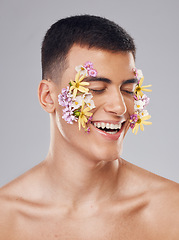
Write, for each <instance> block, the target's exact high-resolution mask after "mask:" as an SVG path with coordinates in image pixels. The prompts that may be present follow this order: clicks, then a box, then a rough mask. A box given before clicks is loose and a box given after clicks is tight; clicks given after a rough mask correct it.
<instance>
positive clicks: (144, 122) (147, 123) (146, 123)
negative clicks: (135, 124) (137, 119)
mask: <svg viewBox="0 0 179 240" xmlns="http://www.w3.org/2000/svg"><path fill="white" fill-rule="evenodd" d="M142 124H144V125H152V122H146V121H142Z"/></svg>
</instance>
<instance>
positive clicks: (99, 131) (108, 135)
mask: <svg viewBox="0 0 179 240" xmlns="http://www.w3.org/2000/svg"><path fill="white" fill-rule="evenodd" d="M93 122H106V123H112V124H117V123H119V121H92V123H91V125H92V126H93V127H94V128H95V130H96V131H97V132H98V133H99V134H100V135H102V136H103V137H105V138H106V139H108V140H113V141H117V140H118V138H119V137H120V136H121V133H122V131H123V128H124V122H123V123H122V127H121V129H120V130H119V132H117V133H115V134H110V133H107V132H104V131H102V130H100V129H98V128H96V127H95V126H94V125H93Z"/></svg>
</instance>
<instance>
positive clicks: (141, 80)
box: [139, 77, 144, 87]
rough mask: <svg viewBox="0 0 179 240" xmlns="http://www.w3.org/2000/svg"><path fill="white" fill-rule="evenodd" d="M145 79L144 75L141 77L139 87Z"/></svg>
mask: <svg viewBox="0 0 179 240" xmlns="http://www.w3.org/2000/svg"><path fill="white" fill-rule="evenodd" d="M143 81H144V77H142V78H141V79H140V82H139V87H141V86H142V83H143Z"/></svg>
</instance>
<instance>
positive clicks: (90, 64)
mask: <svg viewBox="0 0 179 240" xmlns="http://www.w3.org/2000/svg"><path fill="white" fill-rule="evenodd" d="M84 67H85V68H86V69H87V70H88V71H89V70H90V69H93V64H92V62H90V61H88V62H86V63H85V65H84Z"/></svg>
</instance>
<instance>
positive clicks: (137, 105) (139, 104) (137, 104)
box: [134, 100, 145, 111]
mask: <svg viewBox="0 0 179 240" xmlns="http://www.w3.org/2000/svg"><path fill="white" fill-rule="evenodd" d="M144 105H145V103H144V102H143V101H142V100H138V101H134V110H135V111H137V110H142V109H143V108H144Z"/></svg>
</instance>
